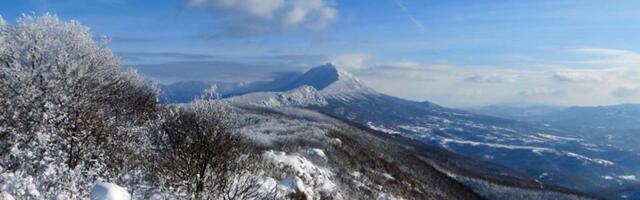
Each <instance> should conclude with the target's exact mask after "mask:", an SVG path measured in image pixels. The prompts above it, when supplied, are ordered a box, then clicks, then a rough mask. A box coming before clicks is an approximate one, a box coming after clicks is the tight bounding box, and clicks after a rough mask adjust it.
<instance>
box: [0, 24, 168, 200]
mask: <svg viewBox="0 0 640 200" xmlns="http://www.w3.org/2000/svg"><path fill="white" fill-rule="evenodd" d="M0 27H1V28H0V70H1V71H0V80H2V81H1V82H0V110H2V111H3V112H2V113H0V174H2V176H0V185H2V186H3V187H2V188H0V189H2V191H3V192H9V193H11V192H14V195H16V194H15V193H19V195H20V196H18V197H17V198H18V199H43V198H58V199H60V198H62V199H68V198H80V197H82V198H84V197H86V196H79V195H85V194H87V192H88V191H87V190H88V189H90V185H91V184H93V181H95V180H97V179H98V178H100V179H113V178H115V177H116V176H113V175H114V174H116V173H124V172H127V170H130V169H129V168H128V166H126V165H124V164H122V162H120V161H122V160H123V159H127V158H128V157H130V156H134V155H135V154H131V151H132V149H129V148H131V145H133V144H135V138H136V137H135V133H136V132H137V130H136V127H139V126H141V125H143V124H144V123H146V121H148V119H151V118H152V117H153V116H152V115H151V114H152V112H151V111H152V110H154V109H155V93H154V90H153V89H152V88H150V87H149V86H148V85H146V84H145V83H143V82H142V81H141V79H139V78H138V75H137V74H136V73H135V72H134V71H127V70H123V69H121V68H120V63H119V60H118V59H117V58H116V57H115V56H114V55H113V54H112V53H111V51H110V50H109V49H108V48H106V44H105V43H97V42H95V41H94V40H93V39H92V35H91V33H90V31H89V29H88V28H87V27H84V26H82V25H80V24H79V23H77V22H75V21H71V22H63V21H60V20H59V19H58V18H57V17H56V16H54V15H50V14H45V15H43V16H40V17H34V16H29V15H23V16H22V17H21V18H20V19H19V20H17V22H16V23H15V24H14V25H6V23H4V21H1V20H0ZM118 177H119V176H118ZM12 183H15V184H13V185H9V186H7V185H8V184H12ZM16 187H18V188H16ZM8 188H9V189H8ZM10 188H13V189H10Z"/></svg>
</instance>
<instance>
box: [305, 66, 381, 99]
mask: <svg viewBox="0 0 640 200" xmlns="http://www.w3.org/2000/svg"><path fill="white" fill-rule="evenodd" d="M295 85H310V86H312V87H314V88H316V89H317V90H318V91H319V92H320V94H322V95H323V96H329V97H331V96H345V95H347V96H354V95H362V94H373V93H376V92H375V90H373V89H371V88H369V87H368V86H366V85H365V84H364V83H362V81H360V80H358V78H356V77H355V76H353V75H352V74H351V73H349V72H347V71H346V70H344V69H342V68H339V67H337V66H335V65H334V64H332V63H327V64H325V65H321V66H318V67H314V68H311V69H310V70H309V71H307V72H305V73H304V74H303V75H302V76H300V77H299V78H298V80H297V81H295Z"/></svg>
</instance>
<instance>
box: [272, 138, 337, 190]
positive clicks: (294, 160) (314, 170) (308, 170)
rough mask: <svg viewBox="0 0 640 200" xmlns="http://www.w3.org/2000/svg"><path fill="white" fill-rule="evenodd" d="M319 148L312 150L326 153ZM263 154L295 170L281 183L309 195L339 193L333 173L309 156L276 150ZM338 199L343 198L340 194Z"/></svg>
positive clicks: (280, 164)
mask: <svg viewBox="0 0 640 200" xmlns="http://www.w3.org/2000/svg"><path fill="white" fill-rule="evenodd" d="M317 150H319V149H316V150H313V149H312V150H310V151H314V152H316V153H320V152H321V153H322V155H324V152H322V151H317ZM263 156H264V158H266V159H267V160H269V161H271V162H273V163H275V164H277V165H278V166H286V167H288V168H290V169H292V170H293V174H290V175H289V176H287V177H285V178H284V179H283V180H281V181H280V183H281V184H283V185H285V186H288V187H290V188H292V189H298V190H300V191H301V192H303V193H305V194H306V195H307V196H309V197H320V196H322V195H323V194H334V195H335V194H337V189H338V187H337V185H336V184H335V183H334V182H333V181H332V177H333V173H332V172H331V171H330V170H328V169H326V168H324V167H320V166H317V165H315V164H314V163H313V162H311V161H310V160H308V159H307V158H305V157H302V156H299V155H295V154H287V153H286V152H282V151H274V150H269V151H266V152H264V153H263ZM314 199H315V198H314ZM338 199H341V198H340V196H339V195H338Z"/></svg>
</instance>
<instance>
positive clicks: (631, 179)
mask: <svg viewBox="0 0 640 200" xmlns="http://www.w3.org/2000/svg"><path fill="white" fill-rule="evenodd" d="M618 178H619V179H623V180H628V181H635V180H638V178H637V177H636V175H621V176H618Z"/></svg>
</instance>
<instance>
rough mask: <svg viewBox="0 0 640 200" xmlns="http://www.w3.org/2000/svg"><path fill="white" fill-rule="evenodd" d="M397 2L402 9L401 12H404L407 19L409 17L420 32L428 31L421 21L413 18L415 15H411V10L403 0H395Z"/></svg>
mask: <svg viewBox="0 0 640 200" xmlns="http://www.w3.org/2000/svg"><path fill="white" fill-rule="evenodd" d="M395 2H396V5H398V7H400V10H402V12H403V13H404V14H405V15H407V17H409V20H411V22H413V24H414V25H416V27H418V29H420V31H426V30H427V29H426V28H425V27H424V25H423V24H422V22H421V21H420V20H418V19H416V18H415V17H413V15H411V13H409V9H408V8H407V6H405V5H404V2H403V1H402V0H395Z"/></svg>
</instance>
